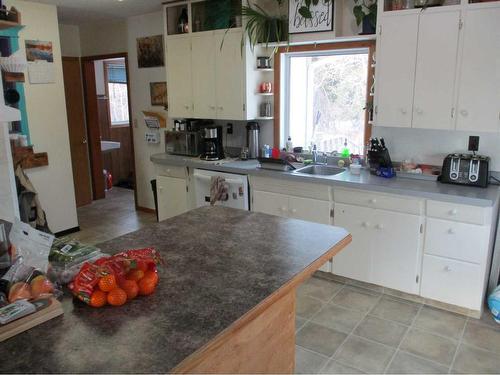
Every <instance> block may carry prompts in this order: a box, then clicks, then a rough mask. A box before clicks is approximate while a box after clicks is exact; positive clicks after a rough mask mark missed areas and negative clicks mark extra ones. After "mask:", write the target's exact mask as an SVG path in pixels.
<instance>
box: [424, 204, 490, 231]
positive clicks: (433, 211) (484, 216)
mask: <svg viewBox="0 0 500 375" xmlns="http://www.w3.org/2000/svg"><path fill="white" fill-rule="evenodd" d="M427 216H429V217H436V218H438V219H446V220H453V221H461V222H464V223H471V224H478V225H485V224H486V225H487V224H490V223H491V208H488V207H477V206H468V205H464V204H456V203H447V202H438V201H431V200H429V201H427Z"/></svg>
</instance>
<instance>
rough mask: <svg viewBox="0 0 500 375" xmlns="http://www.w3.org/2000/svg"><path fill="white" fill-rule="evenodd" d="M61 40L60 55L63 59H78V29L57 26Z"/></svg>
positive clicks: (79, 53)
mask: <svg viewBox="0 0 500 375" xmlns="http://www.w3.org/2000/svg"><path fill="white" fill-rule="evenodd" d="M59 36H60V39H61V54H62V56H65V57H80V56H81V55H82V50H81V48H80V29H79V27H78V26H75V25H63V24H60V25H59Z"/></svg>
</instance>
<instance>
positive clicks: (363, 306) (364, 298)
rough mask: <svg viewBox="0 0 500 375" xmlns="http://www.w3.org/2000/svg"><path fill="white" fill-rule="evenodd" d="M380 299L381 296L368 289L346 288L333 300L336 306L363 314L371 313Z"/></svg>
mask: <svg viewBox="0 0 500 375" xmlns="http://www.w3.org/2000/svg"><path fill="white" fill-rule="evenodd" d="M379 298H380V294H378V293H374V292H372V291H369V290H367V289H361V288H357V287H353V286H345V287H344V288H343V289H342V290H341V291H340V292H338V293H337V295H335V297H333V299H332V301H331V302H332V303H334V304H335V305H339V306H343V307H346V308H348V309H352V310H358V311H363V312H368V311H370V310H371V309H372V308H373V306H375V304H376V303H377V301H378V300H379Z"/></svg>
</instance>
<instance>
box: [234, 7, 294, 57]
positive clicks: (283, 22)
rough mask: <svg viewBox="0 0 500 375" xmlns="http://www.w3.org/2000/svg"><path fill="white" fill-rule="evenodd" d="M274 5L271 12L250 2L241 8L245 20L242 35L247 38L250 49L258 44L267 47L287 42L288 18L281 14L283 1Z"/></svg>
mask: <svg viewBox="0 0 500 375" xmlns="http://www.w3.org/2000/svg"><path fill="white" fill-rule="evenodd" d="M274 4H276V7H275V10H274V11H273V12H269V11H268V10H266V9H264V8H262V7H261V6H259V5H257V4H255V3H254V4H252V3H251V2H248V5H246V6H243V7H242V8H241V15H242V16H243V19H244V20H245V24H244V34H245V35H246V36H248V40H249V42H250V46H251V47H252V48H253V47H254V46H256V45H257V44H258V43H265V44H266V45H268V44H269V43H274V42H284V41H287V40H288V18H287V16H286V15H285V13H284V12H283V5H284V4H283V0H275V2H274Z"/></svg>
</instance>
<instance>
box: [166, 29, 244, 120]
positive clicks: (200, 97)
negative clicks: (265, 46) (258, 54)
mask: <svg viewBox="0 0 500 375" xmlns="http://www.w3.org/2000/svg"><path fill="white" fill-rule="evenodd" d="M241 38H242V30H241V29H230V30H216V31H205V32H198V33H191V34H184V35H173V36H167V38H166V51H167V52H166V53H167V81H168V86H169V94H168V95H169V102H170V108H169V116H170V117H174V118H175V117H191V118H211V119H219V120H246V119H247V116H246V111H245V84H244V80H245V64H244V56H243V55H242V49H241Z"/></svg>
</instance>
